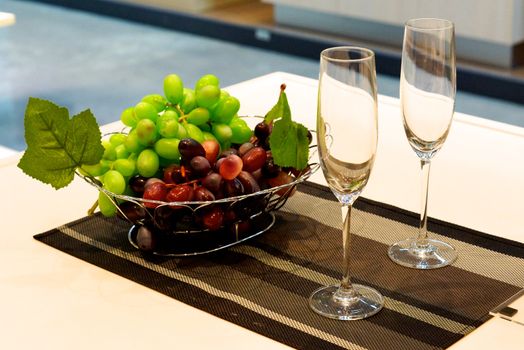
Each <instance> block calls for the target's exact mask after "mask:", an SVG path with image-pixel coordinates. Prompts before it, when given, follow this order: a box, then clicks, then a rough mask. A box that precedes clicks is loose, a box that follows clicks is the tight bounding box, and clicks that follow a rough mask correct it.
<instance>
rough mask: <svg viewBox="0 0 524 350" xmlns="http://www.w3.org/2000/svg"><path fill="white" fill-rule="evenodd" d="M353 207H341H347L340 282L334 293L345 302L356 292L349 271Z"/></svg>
mask: <svg viewBox="0 0 524 350" xmlns="http://www.w3.org/2000/svg"><path fill="white" fill-rule="evenodd" d="M352 208H353V205H352V204H348V205H344V206H343V209H347V213H346V216H345V218H344V224H343V226H342V249H343V259H344V264H343V268H344V269H343V275H342V281H341V282H340V287H339V289H338V290H337V292H336V293H335V298H336V299H341V300H343V301H345V302H351V300H352V299H354V298H355V297H356V296H357V294H356V292H355V290H354V289H353V286H352V284H351V280H350V277H349V276H350V273H351V259H350V254H351V233H350V227H351V209H352Z"/></svg>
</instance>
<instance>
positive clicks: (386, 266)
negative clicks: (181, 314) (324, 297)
mask: <svg viewBox="0 0 524 350" xmlns="http://www.w3.org/2000/svg"><path fill="white" fill-rule="evenodd" d="M355 208H356V209H355V210H354V212H353V224H352V231H354V232H353V235H354V236H353V239H354V240H353V250H352V276H353V279H352V280H353V282H357V283H363V284H366V285H370V286H372V287H375V288H376V289H378V290H379V291H380V292H381V293H382V294H383V295H384V297H385V307H384V309H382V310H381V311H380V312H379V313H378V314H377V315H375V316H373V317H370V318H368V319H365V320H359V321H354V322H347V321H346V322H345V321H336V320H330V319H326V318H323V317H321V316H319V315H317V314H315V313H314V312H313V311H311V310H310V309H309V307H308V301H307V299H308V297H309V295H310V293H311V292H312V291H314V290H315V289H317V288H318V287H320V286H322V285H326V284H332V283H336V282H337V281H338V280H339V278H340V269H341V259H342V257H341V254H342V252H341V244H342V242H341V241H342V239H341V225H342V217H341V212H340V207H339V204H338V203H337V202H336V201H334V197H333V196H332V194H331V193H330V191H329V190H327V189H326V188H324V187H321V186H318V185H314V184H303V185H301V186H300V188H299V191H298V192H297V193H296V194H295V195H294V196H293V197H291V198H290V200H289V201H288V203H286V205H285V207H284V208H283V210H281V211H279V212H278V213H277V222H276V224H275V226H274V227H273V228H272V229H271V230H270V231H268V232H266V233H264V234H263V235H261V236H259V237H257V238H255V239H252V240H250V241H249V242H247V243H244V244H241V245H237V246H235V247H232V248H230V249H227V250H223V251H220V252H217V253H214V254H210V255H205V256H200V257H193V258H183V259H168V258H159V257H146V256H143V255H142V254H141V253H140V252H138V251H136V250H135V249H134V248H133V247H131V246H130V244H129V242H128V241H127V231H128V229H129V227H128V225H127V224H126V223H125V222H123V221H121V220H119V219H107V218H104V217H102V216H100V215H94V216H91V217H86V218H83V219H81V220H78V221H75V222H72V223H69V224H66V225H64V226H61V227H58V228H56V229H54V230H51V231H48V232H45V233H42V234H38V235H36V236H35V238H36V239H37V240H39V241H41V242H44V243H46V244H48V245H50V246H53V247H55V248H57V249H59V250H62V251H65V252H67V253H68V254H71V255H73V256H75V257H78V258H80V259H82V260H85V261H87V262H90V263H92V264H94V265H96V266H99V267H102V268H104V269H106V270H109V271H112V272H114V273H116V274H118V275H120V276H123V277H125V278H128V279H130V280H133V281H135V282H138V283H141V284H143V285H145V286H147V287H149V288H152V289H154V290H157V291H159V292H161V293H163V294H166V295H168V296H170V297H173V298H175V299H177V300H180V301H182V302H184V303H187V304H189V305H192V306H194V307H197V308H199V309H202V310H204V311H206V312H208V313H210V314H213V315H216V316H218V317H221V318H223V319H225V320H228V321H231V322H233V323H236V324H238V325H241V326H243V327H245V328H248V329H250V330H253V331H255V332H257V333H260V334H262V335H265V336H267V337H270V338H273V339H275V340H277V341H280V342H282V343H285V344H287V345H290V346H292V347H296V348H299V349H336V348H346V349H380V350H385V349H417V350H422V349H441V348H446V347H448V346H450V345H451V344H453V343H454V342H456V341H457V340H459V339H460V338H461V337H463V336H464V335H465V334H467V333H469V332H471V331H472V330H474V329H475V328H476V327H477V326H479V325H480V324H482V323H483V322H484V321H485V320H486V319H487V318H488V317H489V316H488V312H489V311H490V310H491V309H493V308H494V307H495V306H497V305H498V304H500V303H501V302H502V301H504V300H506V299H507V298H509V297H510V296H512V295H514V294H515V293H517V292H518V291H519V290H520V288H521V287H522V286H523V285H524V276H522V275H523V274H522V271H524V245H522V244H520V243H516V242H512V241H508V240H504V239H500V238H496V237H494V236H490V235H487V234H483V233H480V232H475V231H472V230H469V229H465V228H463V227H459V226H456V225H451V224H448V223H445V222H441V221H437V220H430V222H429V228H430V230H431V231H432V232H431V235H432V236H441V237H442V238H443V239H445V240H446V241H448V242H451V243H452V244H454V245H455V246H456V248H457V249H458V251H459V258H458V260H457V261H456V262H455V263H454V264H453V266H449V267H446V268H442V269H437V270H430V271H420V270H413V269H407V268H403V267H401V266H398V265H396V264H394V263H393V262H391V261H390V260H389V258H388V257H387V253H386V252H387V247H388V245H389V244H391V243H393V242H395V241H397V240H399V239H401V238H407V237H411V236H414V235H415V234H416V227H415V226H416V225H417V222H418V217H417V215H416V214H413V213H409V212H406V211H404V210H401V209H398V208H395V207H391V206H388V205H384V204H381V203H376V202H373V201H369V200H366V199H363V198H361V199H359V200H358V201H357V205H356V206H355Z"/></svg>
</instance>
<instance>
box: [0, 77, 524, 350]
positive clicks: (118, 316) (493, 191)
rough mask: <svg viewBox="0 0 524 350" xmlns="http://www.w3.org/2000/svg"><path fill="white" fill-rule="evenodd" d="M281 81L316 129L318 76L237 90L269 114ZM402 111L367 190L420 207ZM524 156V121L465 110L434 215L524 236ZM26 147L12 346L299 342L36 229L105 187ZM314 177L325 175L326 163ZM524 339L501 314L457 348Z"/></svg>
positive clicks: (10, 215)
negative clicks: (45, 170) (76, 253)
mask: <svg viewBox="0 0 524 350" xmlns="http://www.w3.org/2000/svg"><path fill="white" fill-rule="evenodd" d="M281 83H286V84H287V85H288V88H287V90H286V91H287V94H288V99H289V101H290V105H291V109H292V111H293V118H294V119H295V120H297V121H300V122H302V123H304V124H306V125H308V126H309V127H311V128H314V127H315V114H316V81H315V80H312V79H307V78H303V77H299V76H296V75H290V74H285V73H273V74H270V75H267V76H263V77H260V78H257V79H254V80H250V81H247V82H244V83H241V84H237V85H234V86H231V87H230V88H228V90H229V91H230V92H231V93H232V94H233V95H234V96H236V97H238V98H239V99H240V101H242V108H241V111H240V113H241V114H242V115H260V114H264V113H265V112H267V111H268V110H269V108H271V106H272V105H273V104H274V102H275V101H276V98H277V96H278V89H279V85H280V84H281ZM400 118H401V117H400V112H399V107H398V100H397V99H394V98H390V97H385V96H381V97H380V98H379V125H380V127H379V128H380V130H379V148H378V152H377V158H376V162H375V168H374V169H373V173H372V177H371V179H370V181H369V184H368V186H367V188H366V189H365V191H364V194H363V195H364V196H365V197H368V198H371V199H374V200H379V201H382V202H385V203H389V204H393V205H396V206H399V207H402V208H405V209H408V210H412V211H418V209H419V208H418V206H419V200H420V193H419V191H420V190H419V187H420V186H419V182H420V173H419V172H420V170H419V163H418V160H417V157H416V156H415V154H414V152H413V151H412V150H411V148H410V147H409V145H408V143H407V140H406V138H405V135H404V131H403V129H402V123H401V119H400ZM116 126H117V124H112V125H109V126H108V127H107V128H114V127H116ZM522 154H524V129H522V128H518V127H513V126H509V125H505V124H501V123H496V122H491V121H487V120H483V119H480V118H476V117H472V116H468V115H464V114H460V113H456V116H455V119H454V123H453V126H452V130H451V132H450V134H449V138H448V141H447V142H446V144H445V145H444V147H443V149H442V151H441V152H440V154H438V155H437V156H436V158H435V161H434V164H433V167H432V174H431V180H430V197H429V198H430V199H429V200H430V204H429V215H430V216H432V217H436V218H439V219H442V220H446V221H449V222H453V223H456V224H459V225H463V226H467V227H471V228H473V229H476V230H480V231H484V232H488V233H491V234H496V235H499V236H501V237H505V238H509V239H512V240H516V241H519V242H524V215H522V213H523V205H522V204H521V198H524V185H523V184H522V179H524V162H523V161H522ZM18 157H19V156H18V155H17V156H14V157H10V158H7V159H3V160H2V159H0V193H3V194H4V198H5V199H4V200H3V201H1V202H0V213H2V219H3V220H2V221H3V223H4V225H3V227H2V230H0V241H1V242H2V245H1V248H0V252H1V253H0V310H1V311H2V312H1V316H0V329H2V331H1V332H0V333H1V334H2V339H1V340H0V342H1V344H2V348H5V349H12V348H22V349H25V348H36V347H38V348H39V349H68V348H75V349H84V348H85V349H93V348H102V349H106V348H126V349H152V348H160V347H165V346H176V348H191V349H195V348H202V349H203V348H227V349H245V348H247V347H248V346H249V348H251V349H253V350H254V349H285V348H287V347H286V346H285V345H282V344H280V343H277V342H275V341H273V340H271V339H268V338H265V337H263V336H260V335H257V334H255V333H253V332H251V331H249V330H246V329H244V328H241V327H239V326H236V325H234V324H231V323H229V322H226V321H223V320H221V319H219V318H216V317H214V316H212V315H209V314H207V313H205V312H203V311H200V310H197V309H195V308H193V307H191V306H188V305H185V304H183V303H181V302H178V301H176V300H173V299H171V298H169V297H167V296H165V295H162V294H160V293H157V292H155V291H153V290H151V289H148V288H146V287H143V286H141V285H138V284H136V283H134V282H131V281H129V280H127V279H125V278H121V277H119V276H117V275H115V274H113V273H110V272H108V271H105V270H103V269H101V268H98V267H95V266H92V265H90V264H88V263H85V262H83V261H81V260H79V259H76V258H74V257H71V256H69V255H67V254H65V253H63V252H60V251H58V250H55V249H53V248H50V247H48V246H46V245H44V244H42V243H39V242H37V241H35V240H34V239H32V236H33V235H34V234H36V233H39V232H43V231H46V230H48V229H52V228H54V227H56V226H59V225H62V224H64V223H66V222H70V221H72V220H74V219H77V218H80V217H83V216H85V214H86V211H87V209H88V208H89V207H90V205H91V204H92V203H93V202H94V200H95V199H96V197H97V194H96V193H95V191H94V190H93V189H92V188H91V187H90V186H89V185H88V184H86V183H84V182H83V181H82V180H80V179H76V180H75V181H74V182H73V184H71V185H70V186H69V187H68V188H66V189H63V190H60V191H55V190H53V189H52V188H51V187H50V186H46V185H43V184H41V183H39V182H37V181H35V180H33V179H31V178H29V177H27V176H26V175H24V174H23V173H22V172H21V171H20V170H19V169H18V168H17V167H16V163H17V160H18ZM312 180H314V181H316V182H319V183H324V179H323V176H322V174H321V172H317V173H316V174H315V175H314V176H313V178H312ZM7 199H8V200H7ZM384 254H386V252H384ZM459 254H460V252H459ZM522 312H524V311H522ZM523 343H524V328H523V326H521V325H518V324H516V323H510V322H508V321H505V320H501V319H498V318H493V319H491V320H490V321H488V322H487V323H486V324H484V325H483V326H482V327H480V328H478V329H477V330H476V331H474V332H473V333H471V334H470V335H468V336H466V337H465V338H463V339H462V340H461V341H459V342H458V343H457V344H455V345H454V346H452V349H455V350H457V349H473V348H475V349H490V348H500V349H521V348H522V344H523Z"/></svg>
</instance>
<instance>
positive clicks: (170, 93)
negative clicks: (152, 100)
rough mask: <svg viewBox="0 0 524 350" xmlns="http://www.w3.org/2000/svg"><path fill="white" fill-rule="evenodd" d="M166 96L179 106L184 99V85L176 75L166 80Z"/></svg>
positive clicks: (167, 77) (169, 76)
mask: <svg viewBox="0 0 524 350" xmlns="http://www.w3.org/2000/svg"><path fill="white" fill-rule="evenodd" d="M164 95H165V96H166V98H167V100H168V101H169V102H171V103H173V104H178V103H179V102H180V101H182V98H183V97H184V83H183V82H182V79H180V77H179V76H178V75H176V74H169V75H168V76H166V77H165V78H164Z"/></svg>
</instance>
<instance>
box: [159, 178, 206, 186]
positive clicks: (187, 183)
mask: <svg viewBox="0 0 524 350" xmlns="http://www.w3.org/2000/svg"><path fill="white" fill-rule="evenodd" d="M199 181H200V179H196V180H191V181H187V182H184V183H181V184H166V187H167V188H175V187H178V186H184V185H191V184H196V183H198V182H199Z"/></svg>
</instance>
